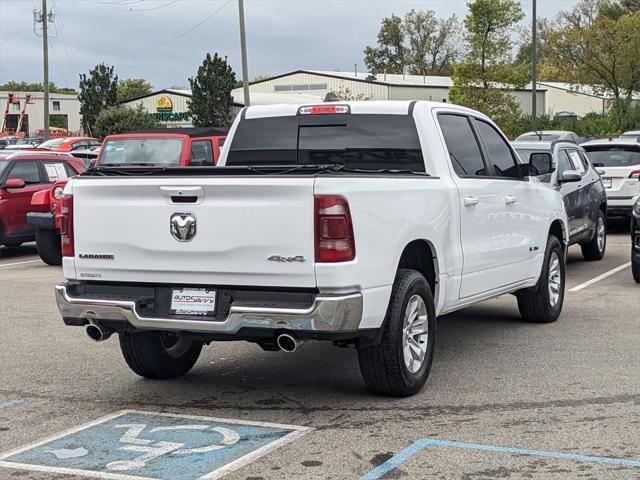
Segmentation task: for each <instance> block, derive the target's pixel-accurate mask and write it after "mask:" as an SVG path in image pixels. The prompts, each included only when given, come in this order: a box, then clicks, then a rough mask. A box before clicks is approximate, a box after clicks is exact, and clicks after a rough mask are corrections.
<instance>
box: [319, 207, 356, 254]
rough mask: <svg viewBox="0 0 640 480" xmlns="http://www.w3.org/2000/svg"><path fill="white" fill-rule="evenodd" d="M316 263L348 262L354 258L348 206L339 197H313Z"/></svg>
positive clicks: (354, 251)
mask: <svg viewBox="0 0 640 480" xmlns="http://www.w3.org/2000/svg"><path fill="white" fill-rule="evenodd" d="M315 241H316V262H319V263H333V262H348V261H350V260H353V259H354V258H355V256H356V245H355V239H354V238H353V224H352V222H351V214H350V213H349V204H348V203H347V200H346V199H345V198H344V197H341V196H339V195H316V197H315Z"/></svg>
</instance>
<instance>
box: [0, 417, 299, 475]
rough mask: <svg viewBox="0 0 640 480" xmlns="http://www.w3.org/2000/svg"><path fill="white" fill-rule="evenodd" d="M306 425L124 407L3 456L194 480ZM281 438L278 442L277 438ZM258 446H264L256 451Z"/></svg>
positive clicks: (37, 464)
mask: <svg viewBox="0 0 640 480" xmlns="http://www.w3.org/2000/svg"><path fill="white" fill-rule="evenodd" d="M298 430H305V429H303V428H302V427H292V426H287V425H274V424H260V423H256V424H251V423H250V422H246V423H234V421H233V420H229V421H224V419H209V418H207V417H183V416H171V415H164V414H163V415H160V414H147V413H144V412H124V413H122V414H121V415H116V416H111V417H107V418H106V419H104V421H98V422H94V423H93V424H89V426H87V427H86V428H83V427H80V428H77V429H75V430H73V431H71V432H70V433H68V434H63V435H61V436H58V437H55V438H53V439H51V440H49V441H45V442H40V443H38V444H36V445H34V446H32V447H31V448H27V449H21V450H18V451H16V452H15V453H11V454H9V455H8V456H4V457H1V458H0V460H1V462H2V464H3V465H2V466H12V465H13V466H15V465H16V464H18V465H20V468H26V469H29V467H34V468H33V469H36V470H41V471H42V470H43V469H44V471H51V472H55V471H62V469H65V471H67V472H70V471H79V470H82V471H84V472H87V471H89V472H92V473H93V474H94V475H95V476H98V477H100V476H103V477H104V478H116V476H117V475H122V476H123V477H121V478H124V476H126V478H131V479H134V478H139V477H145V478H156V479H163V480H194V479H197V478H200V477H202V476H204V475H207V474H211V473H212V472H215V471H217V470H218V469H222V468H224V467H228V468H231V467H230V466H229V465H230V464H231V463H233V462H236V464H237V465H238V466H240V465H242V464H243V463H248V460H247V459H243V457H246V456H247V455H249V454H253V455H252V456H251V457H249V458H251V459H254V458H257V456H259V454H260V453H261V452H263V451H265V450H267V449H269V448H274V447H270V444H274V443H276V442H277V443H276V444H280V443H282V441H286V440H284V437H286V436H287V435H290V434H292V432H296V431H298ZM279 441H280V442H279ZM257 450H260V452H257Z"/></svg>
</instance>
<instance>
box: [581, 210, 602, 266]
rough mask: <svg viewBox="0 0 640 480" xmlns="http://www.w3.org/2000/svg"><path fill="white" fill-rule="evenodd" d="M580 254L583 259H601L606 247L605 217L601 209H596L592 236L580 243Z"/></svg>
mask: <svg viewBox="0 0 640 480" xmlns="http://www.w3.org/2000/svg"><path fill="white" fill-rule="evenodd" d="M580 248H581V249H582V256H583V257H584V259H585V260H589V261H596V260H602V257H604V252H605V250H606V249H607V219H606V217H605V216H604V213H603V211H602V210H600V209H598V218H597V219H596V231H595V233H594V235H593V238H592V239H591V240H590V241H589V242H587V243H581V244H580Z"/></svg>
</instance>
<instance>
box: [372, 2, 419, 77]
mask: <svg viewBox="0 0 640 480" xmlns="http://www.w3.org/2000/svg"><path fill="white" fill-rule="evenodd" d="M364 64H365V65H366V66H367V68H368V69H369V71H370V72H387V73H402V72H403V71H404V67H406V66H407V65H408V58H407V48H406V46H405V32H404V28H403V27H402V18H401V17H398V16H397V15H391V16H390V17H387V18H383V19H382V23H381V24H380V31H379V32H378V43H377V46H376V47H366V48H365V49H364Z"/></svg>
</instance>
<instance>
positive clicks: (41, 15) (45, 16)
mask: <svg viewBox="0 0 640 480" xmlns="http://www.w3.org/2000/svg"><path fill="white" fill-rule="evenodd" d="M52 21H53V16H51V17H50V16H49V12H47V0H42V10H41V11H40V12H38V11H36V10H34V11H33V22H34V23H33V31H34V33H35V34H36V35H38V33H37V28H36V24H37V23H42V57H43V62H42V63H43V70H44V85H43V87H44V139H45V140H47V139H48V138H49V23H50V22H52Z"/></svg>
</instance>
